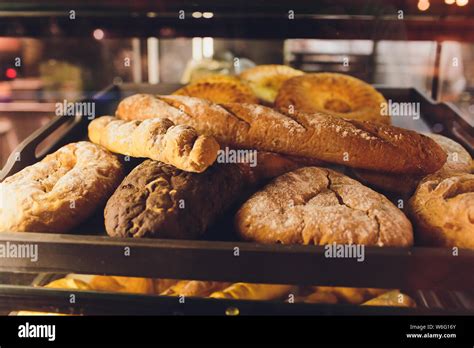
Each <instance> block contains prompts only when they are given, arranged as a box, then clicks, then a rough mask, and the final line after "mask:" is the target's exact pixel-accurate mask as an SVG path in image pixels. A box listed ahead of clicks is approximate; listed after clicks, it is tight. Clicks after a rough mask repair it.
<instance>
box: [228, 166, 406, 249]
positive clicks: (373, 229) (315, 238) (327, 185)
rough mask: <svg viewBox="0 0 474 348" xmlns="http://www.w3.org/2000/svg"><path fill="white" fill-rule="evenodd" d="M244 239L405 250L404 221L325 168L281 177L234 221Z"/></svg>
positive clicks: (378, 198)
mask: <svg viewBox="0 0 474 348" xmlns="http://www.w3.org/2000/svg"><path fill="white" fill-rule="evenodd" d="M235 225H236V229H237V232H238V233H239V235H240V236H241V237H242V239H244V240H248V241H255V242H259V243H267V244H268V243H282V244H314V245H325V244H332V243H337V244H363V245H375V246H411V245H412V244H413V232H412V227H411V224H410V221H409V220H408V219H407V218H406V217H405V215H404V214H403V213H402V212H401V211H400V210H399V209H397V208H396V207H395V206H394V205H393V204H392V203H391V202H390V201H389V200H388V199H387V198H385V197H384V196H382V195H381V194H379V193H377V192H375V191H372V190H371V189H369V188H368V187H365V186H363V185H362V184H360V183H359V182H357V181H355V180H353V179H351V178H349V177H347V176H344V175H342V174H340V173H338V172H335V171H333V170H330V169H323V168H318V167H306V168H300V169H297V170H295V171H292V172H290V173H286V174H284V175H282V176H280V177H278V178H276V179H275V180H273V181H272V182H271V183H270V184H268V185H267V186H265V187H264V188H263V189H262V190H261V191H259V192H257V193H255V194H254V195H253V196H252V197H251V198H250V199H249V200H248V201H247V202H245V203H244V204H243V205H242V207H241V208H240V209H239V211H238V212H237V214H236V217H235Z"/></svg>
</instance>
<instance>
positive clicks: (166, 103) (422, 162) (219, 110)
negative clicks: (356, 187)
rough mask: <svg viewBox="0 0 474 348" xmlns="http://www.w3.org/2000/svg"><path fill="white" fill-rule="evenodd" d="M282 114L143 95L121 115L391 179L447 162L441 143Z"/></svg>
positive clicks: (382, 128) (125, 103)
mask: <svg viewBox="0 0 474 348" xmlns="http://www.w3.org/2000/svg"><path fill="white" fill-rule="evenodd" d="M282 112H286V111H285V110H283V111H282ZM282 112H278V111H276V110H273V109H271V108H268V107H265V106H262V105H255V104H237V103H227V104H221V105H218V104H215V103H212V102H209V101H207V100H203V99H198V98H193V97H185V96H153V95H147V94H137V95H134V96H130V97H127V98H125V99H124V100H122V102H121V103H120V104H119V106H118V108H117V111H116V115H117V117H119V118H121V119H124V120H134V119H138V120H143V119H147V118H153V117H158V116H159V117H167V118H169V119H171V120H172V121H173V122H175V123H177V124H186V125H188V126H191V127H194V128H195V129H196V130H197V131H198V132H201V133H203V134H208V135H214V136H215V137H216V139H217V140H218V141H219V142H220V143H221V144H226V145H229V146H231V147H235V148H254V149H257V150H264V151H271V152H278V153H283V154H287V155H294V156H303V157H309V158H315V159H320V160H323V161H327V162H332V163H337V164H342V165H346V166H349V167H354V168H364V169H370V170H375V171H381V172H387V173H411V174H429V173H432V172H435V171H437V170H438V169H439V168H441V167H442V166H443V164H444V163H445V161H446V153H445V152H444V151H443V149H442V148H441V147H440V146H439V145H437V144H436V143H435V141H433V140H432V139H430V138H428V137H426V136H424V135H421V134H418V133H416V132H414V131H410V130H406V129H402V128H398V127H393V126H389V125H383V124H375V123H371V122H366V121H357V120H347V119H342V118H338V117H334V116H330V115H325V114H321V113H315V114H311V115H309V114H304V113H293V114H291V115H286V114H284V113H282Z"/></svg>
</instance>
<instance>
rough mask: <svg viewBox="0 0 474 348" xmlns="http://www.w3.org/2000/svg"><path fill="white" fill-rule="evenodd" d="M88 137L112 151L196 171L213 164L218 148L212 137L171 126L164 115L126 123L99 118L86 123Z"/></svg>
mask: <svg viewBox="0 0 474 348" xmlns="http://www.w3.org/2000/svg"><path fill="white" fill-rule="evenodd" d="M89 138H90V140H91V141H92V142H94V143H96V144H99V145H102V146H104V147H105V148H107V149H108V150H110V151H112V152H116V153H121V154H123V155H129V156H132V157H148V158H150V159H153V160H156V161H161V162H164V163H168V164H172V165H174V166H175V167H177V168H179V169H182V170H185V171H188V172H197V173H201V172H203V171H205V170H206V169H207V167H209V166H210V165H211V164H212V163H214V161H215V160H216V158H217V152H218V151H219V144H218V143H217V141H216V140H215V139H214V137H212V136H207V135H198V134H197V133H196V131H195V130H194V129H193V128H191V127H189V126H186V125H174V123H173V122H171V121H170V120H168V119H166V118H153V119H149V120H144V121H142V122H140V121H130V122H126V121H122V120H119V119H117V118H115V117H112V116H103V117H99V118H97V119H95V120H93V121H92V122H91V123H90V124H89Z"/></svg>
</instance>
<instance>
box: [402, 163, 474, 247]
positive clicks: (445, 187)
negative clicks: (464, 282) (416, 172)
mask: <svg viewBox="0 0 474 348" xmlns="http://www.w3.org/2000/svg"><path fill="white" fill-rule="evenodd" d="M409 209H410V216H411V218H412V221H413V224H414V225H415V227H416V235H415V237H416V239H417V242H418V243H419V244H420V245H427V246H444V247H458V248H469V249H474V174H469V173H460V172H457V173H450V172H443V171H441V172H439V173H435V174H432V175H429V176H427V177H426V178H424V179H423V180H422V181H421V182H420V184H419V185H418V188H417V189H416V192H415V194H414V195H413V197H412V198H411V199H410V204H409Z"/></svg>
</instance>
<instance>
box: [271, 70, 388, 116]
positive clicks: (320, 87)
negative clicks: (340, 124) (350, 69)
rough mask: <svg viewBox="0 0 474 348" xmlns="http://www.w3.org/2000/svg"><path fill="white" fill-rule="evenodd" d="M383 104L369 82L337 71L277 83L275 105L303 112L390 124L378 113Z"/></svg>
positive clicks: (383, 101) (384, 101)
mask: <svg viewBox="0 0 474 348" xmlns="http://www.w3.org/2000/svg"><path fill="white" fill-rule="evenodd" d="M383 103H387V101H386V100H385V98H384V97H383V95H382V94H380V93H379V92H377V91H376V90H375V88H373V87H372V86H371V85H369V84H367V83H365V82H364V81H362V80H359V79H357V78H355V77H352V76H348V75H343V74H337V73H316V74H305V75H302V76H296V77H293V78H291V79H289V80H287V81H285V83H283V85H282V86H281V88H280V90H279V92H278V96H277V97H276V100H275V105H276V107H278V108H282V109H285V110H288V109H289V108H290V106H291V107H293V108H294V111H299V112H305V113H316V112H323V113H326V114H330V115H334V116H339V117H342V118H348V119H354V120H359V121H373V122H378V123H385V124H389V123H390V117H389V116H383V115H382V114H381V106H382V104H383Z"/></svg>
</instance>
